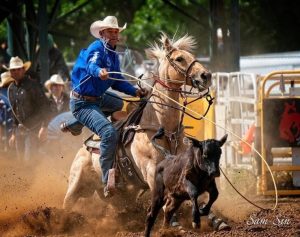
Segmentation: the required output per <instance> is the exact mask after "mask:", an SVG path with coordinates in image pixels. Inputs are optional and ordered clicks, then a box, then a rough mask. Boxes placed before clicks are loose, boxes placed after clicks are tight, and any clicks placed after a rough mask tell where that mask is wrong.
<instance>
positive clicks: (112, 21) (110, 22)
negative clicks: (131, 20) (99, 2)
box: [90, 16, 127, 38]
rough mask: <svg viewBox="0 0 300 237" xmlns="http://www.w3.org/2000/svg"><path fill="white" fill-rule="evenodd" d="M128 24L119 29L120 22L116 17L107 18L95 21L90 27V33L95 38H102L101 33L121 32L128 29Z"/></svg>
mask: <svg viewBox="0 0 300 237" xmlns="http://www.w3.org/2000/svg"><path fill="white" fill-rule="evenodd" d="M126 25H127V24H126V23H125V25H124V26H123V27H119V25H118V20H117V18H116V17H115V16H107V17H105V18H104V20H103V21H95V22H93V23H92V24H91V26H90V32H91V34H92V36H94V37H95V38H100V35H99V31H102V30H105V29H118V30H119V31H120V32H121V31H122V30H125V29H126Z"/></svg>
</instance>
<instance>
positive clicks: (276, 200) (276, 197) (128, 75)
mask: <svg viewBox="0 0 300 237" xmlns="http://www.w3.org/2000/svg"><path fill="white" fill-rule="evenodd" d="M108 73H109V74H121V75H124V76H127V77H130V78H133V79H135V80H137V81H140V82H143V83H144V84H145V85H147V86H149V87H150V88H152V89H153V90H154V91H156V92H158V93H159V94H161V95H162V96H164V97H166V98H168V99H169V100H171V101H172V102H174V103H175V104H177V105H179V106H181V107H183V108H185V109H186V110H188V111H190V112H192V113H195V114H197V115H199V116H200V117H201V118H202V119H205V120H206V121H208V122H210V123H212V124H214V125H215V126H217V127H219V128H221V129H223V130H224V131H226V132H228V133H230V134H231V135H233V136H234V137H236V138H237V139H239V140H241V141H243V142H244V143H246V144H247V145H248V146H250V147H251V144H249V143H248V142H247V141H244V139H242V138H241V137H240V136H238V135H236V134H235V133H233V132H232V131H230V130H228V129H227V128H225V127H223V126H221V125H218V124H216V123H215V122H214V121H212V120H210V119H208V118H206V117H204V116H203V115H202V114H199V113H197V112H196V111H194V110H192V109H190V108H188V107H186V106H184V105H182V104H180V103H179V102H178V101H176V100H174V99H172V98H170V97H169V96H167V95H166V94H164V93H163V92H162V91H160V90H157V89H156V88H155V87H153V86H152V85H150V84H148V83H147V82H145V81H143V80H141V79H140V78H138V77H135V76H132V75H130V74H128V73H124V72H108ZM252 149H253V151H254V152H255V153H256V154H257V155H258V156H259V157H260V158H261V160H262V161H263V162H264V163H265V165H266V166H267V168H268V170H269V172H270V175H271V177H272V181H273V184H274V189H275V205H274V207H273V208H272V209H271V210H275V209H276V208H277V205H278V191H277V187H276V183H275V179H274V176H273V174H272V171H271V169H270V166H269V165H268V163H267V161H266V160H265V159H264V158H263V157H262V155H261V154H260V153H259V152H258V151H257V150H256V149H255V148H254V147H253V148H252ZM222 173H223V171H222ZM223 175H224V176H225V174H224V173H223ZM225 178H226V179H227V181H228V182H229V179H228V178H227V177H226V176H225ZM229 183H230V184H231V186H232V187H233V184H232V183H231V182H229ZM234 189H235V188H234ZM235 191H237V189H235ZM237 193H238V194H239V195H241V196H242V197H243V198H244V199H245V200H247V201H248V202H249V203H251V204H253V205H254V206H255V207H258V208H260V209H262V210H266V209H265V208H263V207H260V206H258V205H256V204H254V203H252V202H251V201H249V200H248V199H247V198H245V197H244V196H243V195H242V194H241V193H240V192H238V191H237Z"/></svg>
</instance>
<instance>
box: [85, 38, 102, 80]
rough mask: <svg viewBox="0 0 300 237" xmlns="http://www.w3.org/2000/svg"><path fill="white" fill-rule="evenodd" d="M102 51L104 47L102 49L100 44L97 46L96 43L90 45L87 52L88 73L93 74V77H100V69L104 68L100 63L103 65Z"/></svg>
mask: <svg viewBox="0 0 300 237" xmlns="http://www.w3.org/2000/svg"><path fill="white" fill-rule="evenodd" d="M100 52H103V49H102V50H101V47H100V45H98V46H97V44H96V43H94V44H92V45H90V47H89V48H88V52H87V54H86V55H87V56H86V57H87V58H86V62H87V68H86V70H87V72H88V74H90V75H92V76H93V77H99V73H100V70H101V69H102V68H101V67H100V66H99V65H102V62H101V61H102V55H101V53H100Z"/></svg>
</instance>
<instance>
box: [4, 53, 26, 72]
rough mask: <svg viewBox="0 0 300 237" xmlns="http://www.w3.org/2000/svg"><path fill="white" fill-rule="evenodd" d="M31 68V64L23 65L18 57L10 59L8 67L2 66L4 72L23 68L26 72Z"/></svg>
mask: <svg viewBox="0 0 300 237" xmlns="http://www.w3.org/2000/svg"><path fill="white" fill-rule="evenodd" d="M30 66H31V62H30V61H28V62H25V63H23V60H22V59H20V58H19V57H18V56H17V57H12V58H11V59H10V61H9V67H6V66H5V65H3V67H4V68H5V69H6V70H11V69H17V68H22V67H24V69H25V71H27V70H28V69H29V68H30Z"/></svg>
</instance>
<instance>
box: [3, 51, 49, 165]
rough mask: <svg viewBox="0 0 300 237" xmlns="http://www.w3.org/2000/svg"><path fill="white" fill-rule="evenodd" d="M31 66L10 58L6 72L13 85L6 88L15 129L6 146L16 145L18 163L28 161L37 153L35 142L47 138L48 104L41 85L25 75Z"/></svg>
mask: <svg viewBox="0 0 300 237" xmlns="http://www.w3.org/2000/svg"><path fill="white" fill-rule="evenodd" d="M30 65H31V63H30V62H26V63H23V61H22V60H21V59H20V58H19V57H12V58H11V59H10V62H9V68H7V69H8V70H9V71H10V73H11V76H12V78H13V79H14V82H13V83H11V84H10V86H9V87H8V99H9V102H10V105H11V108H12V111H13V114H14V119H15V127H14V129H13V133H12V135H11V137H10V139H9V145H10V146H13V145H14V144H15V145H16V149H17V155H18V157H19V158H20V159H22V158H23V159H24V160H25V161H28V160H29V159H30V158H31V157H32V156H33V155H34V154H36V152H37V151H38V142H39V141H45V140H46V138H47V126H48V119H49V116H48V113H49V112H48V111H49V101H48V100H47V97H46V96H45V94H44V92H43V90H42V88H41V85H40V84H39V83H38V82H37V81H36V80H34V78H30V77H29V76H28V75H26V74H25V72H26V71H27V70H28V69H29V67H30Z"/></svg>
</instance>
